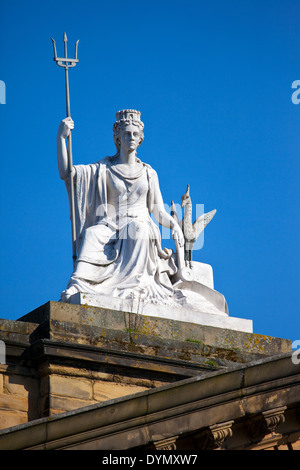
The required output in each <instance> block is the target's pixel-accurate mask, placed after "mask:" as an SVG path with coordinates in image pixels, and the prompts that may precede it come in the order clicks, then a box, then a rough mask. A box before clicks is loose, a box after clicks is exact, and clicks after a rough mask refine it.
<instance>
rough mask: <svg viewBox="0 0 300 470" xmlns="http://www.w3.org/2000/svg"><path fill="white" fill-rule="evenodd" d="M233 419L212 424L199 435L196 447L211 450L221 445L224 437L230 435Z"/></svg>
mask: <svg viewBox="0 0 300 470" xmlns="http://www.w3.org/2000/svg"><path fill="white" fill-rule="evenodd" d="M233 423H234V421H226V422H225V423H219V424H214V425H212V426H209V428H208V429H206V430H205V431H203V433H202V434H201V435H200V436H199V440H198V447H199V448H200V449H201V450H213V449H217V448H218V447H221V445H222V444H223V442H224V441H225V439H227V438H228V437H231V436H232V425H233Z"/></svg>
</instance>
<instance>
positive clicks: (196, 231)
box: [171, 184, 217, 268]
mask: <svg viewBox="0 0 300 470" xmlns="http://www.w3.org/2000/svg"><path fill="white" fill-rule="evenodd" d="M181 201H182V202H181V208H183V207H184V216H183V218H182V220H181V221H179V220H178V215H177V211H176V206H175V204H174V201H172V202H171V215H172V217H174V219H175V220H176V222H177V223H178V224H179V226H180V228H181V230H182V232H183V236H184V259H185V262H186V265H187V266H188V267H190V268H191V267H192V264H191V262H192V251H193V246H194V243H195V242H196V240H197V238H198V237H199V235H200V234H201V232H203V230H204V229H205V227H206V226H207V225H208V224H209V222H210V221H211V220H212V218H213V217H214V215H215V213H216V212H217V211H216V209H214V210H212V211H210V212H207V213H206V214H202V215H200V216H199V217H198V218H197V219H196V220H195V222H194V223H192V201H191V197H190V185H189V184H188V185H187V190H186V192H185V194H184V195H183V196H182V197H181Z"/></svg>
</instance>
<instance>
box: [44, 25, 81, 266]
mask: <svg viewBox="0 0 300 470" xmlns="http://www.w3.org/2000/svg"><path fill="white" fill-rule="evenodd" d="M51 40H52V43H53V50H54V59H53V60H54V61H55V62H56V63H57V65H58V66H59V67H63V68H64V69H65V88H66V111H67V117H71V110H70V88H69V68H72V67H75V66H76V64H77V63H78V62H79V60H78V59H77V52H78V43H79V41H76V43H75V58H74V59H70V58H68V52H67V42H68V39H67V35H66V33H64V39H63V42H64V52H65V57H57V51H56V42H55V41H54V39H53V38H51ZM68 164H69V171H70V177H69V182H70V199H71V201H70V204H71V227H72V255H73V268H74V267H75V261H76V258H77V254H76V221H75V200H74V184H73V155H72V136H71V132H70V133H69V136H68Z"/></svg>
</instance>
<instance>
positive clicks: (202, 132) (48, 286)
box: [0, 0, 300, 340]
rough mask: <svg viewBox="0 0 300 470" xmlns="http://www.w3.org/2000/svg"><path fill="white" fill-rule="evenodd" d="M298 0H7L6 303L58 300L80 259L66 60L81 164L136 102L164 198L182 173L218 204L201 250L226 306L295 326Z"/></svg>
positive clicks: (206, 200) (2, 49) (4, 306)
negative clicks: (64, 139)
mask: <svg viewBox="0 0 300 470" xmlns="http://www.w3.org/2000/svg"><path fill="white" fill-rule="evenodd" d="M299 25H300V3H299V2H298V1H297V0H293V1H291V0H284V1H283V0H280V1H279V0H272V1H271V0H270V1H269V0H263V1H261V0H260V1H257V0H252V1H250V0H245V1H240V0H235V1H234V0H228V1H226V2H225V1H224V0H216V1H203V0H187V1H185V2H182V1H178V0H172V1H171V0H160V1H157V0H152V1H151V2H150V1H142V2H141V1H136V0H133V1H129V2H125V1H124V0H122V1H120V0H115V1H113V2H110V1H102V0H98V1H91V0H86V1H82V0H81V1H78V0H75V1H73V2H61V1H57V0H53V1H51V2H43V1H38V0H27V1H26V2H24V1H20V0H0V57H1V62H0V63H1V68H0V80H3V81H4V82H5V84H6V104H5V105H4V104H1V105H0V132H1V139H0V155H1V169H2V172H1V222H2V225H1V240H0V242H1V273H0V283H1V311H0V317H1V318H9V319H13V320H14V319H17V318H19V317H20V316H22V315H24V314H26V313H28V312H30V311H31V310H33V309H34V308H36V307H38V306H40V305H42V304H43V303H45V302H47V301H48V300H58V299H59V296H60V292H61V291H62V290H63V289H64V288H65V287H66V283H67V281H68V279H69V276H70V273H71V269H72V253H71V232H70V222H69V218H68V202H67V195H66V191H65V187H64V184H63V182H62V181H61V180H60V179H59V176H58V171H57V164H56V132H57V127H58V125H59V122H60V120H61V119H62V118H64V117H65V96H64V72H63V69H60V68H58V67H57V66H56V64H55V63H54V62H53V60H52V59H53V50H52V43H51V40H50V37H54V38H55V39H56V41H57V48H58V52H59V55H61V54H62V48H63V43H62V38H63V33H64V31H66V32H67V35H68V39H69V42H68V47H69V51H70V53H73V51H74V44H75V41H76V40H77V39H80V43H79V59H80V62H79V65H78V66H77V67H76V68H75V69H73V70H71V71H70V87H71V112H72V117H73V119H74V121H75V130H74V132H73V158H74V163H89V162H93V161H96V160H98V159H100V158H102V157H104V156H106V155H111V154H114V152H115V147H114V144H113V139H112V124H113V122H114V120H115V113H116V111H118V110H119V109H123V108H135V109H139V110H140V111H141V113H142V120H143V122H144V123H145V141H144V142H143V144H142V146H141V147H140V149H139V156H140V157H141V159H142V160H144V161H145V162H148V163H149V164H150V165H152V166H153V167H154V168H155V169H156V170H157V172H158V174H159V177H160V185H161V191H162V194H163V197H164V200H165V202H166V203H168V204H169V203H170V201H171V200H172V199H174V200H176V201H180V197H181V195H182V194H183V192H184V191H185V189H186V185H187V183H189V184H190V187H191V196H192V201H193V204H204V209H205V211H209V210H212V209H215V208H216V209H217V214H216V216H215V218H214V219H213V221H212V222H211V223H210V225H209V226H208V227H207V229H206V232H205V238H204V246H203V248H202V249H201V250H198V251H196V252H195V253H194V259H195V260H198V261H201V262H204V263H208V264H211V265H212V267H213V270H214V280H215V288H216V289H217V290H218V291H219V292H222V293H223V294H224V295H225V297H226V299H227V302H228V305H229V312H230V315H232V316H235V317H240V318H249V319H252V320H253V324H254V332H256V333H260V334H264V335H271V336H277V337H284V338H289V339H292V340H299V339H300V309H299V307H300V302H299V297H300V289H299V287H300V286H299V265H300V256H299V253H300V250H299V234H300V230H299V229H300V224H299V188H300V184H299V182H300V181H299V180H300V178H299V174H300V173H299V170H300V165H299V160H300V159H299V156H300V105H295V104H293V103H292V101H291V96H292V92H293V90H292V88H291V85H292V82H293V81H294V80H298V79H300V50H299V44H300V28H299Z"/></svg>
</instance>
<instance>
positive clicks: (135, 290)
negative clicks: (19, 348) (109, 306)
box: [57, 110, 184, 304]
mask: <svg viewBox="0 0 300 470" xmlns="http://www.w3.org/2000/svg"><path fill="white" fill-rule="evenodd" d="M73 127H74V123H73V121H72V119H71V118H66V119H64V120H63V121H62V122H61V124H60V126H59V130H58V134H57V157H58V168H59V174H60V177H61V178H62V179H63V180H65V181H66V186H67V188H68V187H69V184H68V178H69V168H68V158H67V148H66V144H65V139H66V137H67V136H68V134H69V132H71V130H72V129H73ZM143 127H144V125H143V123H142V122H141V120H140V112H138V111H135V110H123V111H119V112H118V113H117V121H116V122H115V123H114V126H113V132H114V141H115V145H116V148H117V153H116V155H115V156H113V157H106V158H104V159H103V160H100V161H98V162H96V163H92V164H89V165H77V166H74V167H73V175H74V176H73V177H74V188H75V208H76V232H77V237H76V240H77V250H78V258H77V262H76V266H75V269H74V272H73V274H72V276H71V279H70V281H69V284H68V286H67V289H66V290H65V291H64V292H63V293H62V300H63V301H68V299H69V298H70V296H72V295H74V294H75V293H76V292H84V293H93V294H104V295H106V296H113V297H119V298H132V297H138V298H139V299H141V300H142V301H143V302H148V301H155V302H162V303H167V304H169V303H170V301H171V300H172V297H173V294H174V289H173V286H172V283H171V281H170V276H172V275H174V274H175V273H176V271H177V267H176V265H175V263H174V259H173V257H172V256H171V255H172V250H167V249H164V250H163V249H162V247H161V240H160V231H159V228H158V227H157V225H156V224H155V223H154V222H153V220H152V219H151V217H150V214H153V215H154V217H155V219H156V220H157V221H158V222H159V223H160V224H162V225H163V226H164V227H168V228H170V229H171V231H172V236H173V238H175V237H176V240H177V242H178V244H179V246H180V247H182V246H183V244H184V239H183V234H182V231H181V228H180V227H179V225H178V223H177V222H176V221H175V220H174V218H173V217H172V216H171V215H170V214H168V213H167V212H166V210H165V207H164V204H163V198H162V195H161V192H160V188H159V181H158V176H157V173H156V172H155V170H153V169H152V168H151V166H150V165H148V164H146V163H143V162H142V161H141V160H140V159H139V158H137V148H138V147H139V146H140V145H141V143H142V142H143V138H144V135H143Z"/></svg>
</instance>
